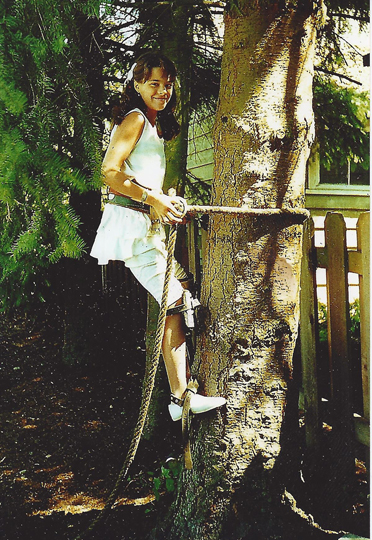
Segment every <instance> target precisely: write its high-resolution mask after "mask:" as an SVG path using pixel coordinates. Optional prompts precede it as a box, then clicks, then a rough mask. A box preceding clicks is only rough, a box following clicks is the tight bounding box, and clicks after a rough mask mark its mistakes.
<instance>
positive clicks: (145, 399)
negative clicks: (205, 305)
mask: <svg viewBox="0 0 372 540" xmlns="http://www.w3.org/2000/svg"><path fill="white" fill-rule="evenodd" d="M176 238H177V228H176V226H172V227H171V229H170V233H169V239H168V257H167V267H166V271H165V277H164V288H163V295H162V299H161V305H160V311H159V317H158V326H157V329H156V335H155V343H154V349H153V353H152V361H151V365H150V368H149V371H148V374H147V381H146V385H145V386H144V390H143V394H142V402H141V406H140V412H139V415H138V420H137V424H136V427H135V429H134V432H133V437H132V441H131V444H130V447H129V450H128V453H127V456H126V458H125V461H124V463H123V466H122V468H121V470H120V473H119V476H118V478H117V480H116V484H115V486H114V488H113V490H112V491H111V493H110V495H109V497H108V499H107V501H106V504H105V507H104V508H103V510H101V512H100V514H99V516H98V517H97V519H95V520H94V521H93V522H92V523H91V525H90V526H89V527H88V529H87V530H86V531H85V532H83V533H82V534H80V535H79V536H77V537H76V540H83V539H84V538H88V537H89V535H90V534H91V533H92V531H93V530H94V529H95V528H96V526H97V525H98V524H99V523H101V522H102V521H103V520H104V519H105V518H106V516H107V514H108V512H109V511H110V510H111V507H112V506H113V504H114V503H115V501H116V498H117V495H118V492H119V489H120V487H121V484H122V482H123V481H124V480H125V478H126V476H127V474H128V471H129V468H130V466H131V464H132V463H133V460H134V458H135V456H136V452H137V448H138V445H139V443H140V440H141V437H142V433H143V429H144V427H145V422H146V418H147V412H148V409H149V405H150V401H151V396H152V391H153V389H154V385H155V376H156V371H157V368H158V365H159V359H160V353H161V348H162V343H163V336H164V328H165V319H166V312H167V308H168V292H169V283H170V278H171V275H172V269H173V254H174V249H175V245H176Z"/></svg>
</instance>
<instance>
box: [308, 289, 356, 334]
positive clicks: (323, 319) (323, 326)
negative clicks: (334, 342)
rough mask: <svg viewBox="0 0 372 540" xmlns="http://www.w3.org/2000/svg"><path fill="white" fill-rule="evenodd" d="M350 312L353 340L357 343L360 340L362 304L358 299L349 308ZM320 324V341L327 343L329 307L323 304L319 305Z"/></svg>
mask: <svg viewBox="0 0 372 540" xmlns="http://www.w3.org/2000/svg"><path fill="white" fill-rule="evenodd" d="M349 312H350V333H351V338H352V339H353V340H355V341H359V340H360V304H359V299H358V298H357V299H356V300H354V302H352V303H351V304H350V306H349ZM318 323H319V340H320V341H321V342H325V341H327V340H328V332H327V306H326V305H325V304H323V303H322V302H319V303H318Z"/></svg>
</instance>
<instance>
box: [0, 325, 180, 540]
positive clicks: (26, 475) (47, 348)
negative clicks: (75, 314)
mask: <svg viewBox="0 0 372 540" xmlns="http://www.w3.org/2000/svg"><path fill="white" fill-rule="evenodd" d="M0 333H1V336H0V395H1V398H0V400H1V409H0V425H1V428H0V431H1V449H0V503H1V506H0V537H1V538H2V539H3V540H21V539H22V540H23V539H25V540H26V539H27V540H32V539H36V538H37V539H40V538H47V539H48V540H49V539H51V538H56V539H62V538H63V539H69V540H70V539H71V540H72V539H73V538H75V536H77V534H79V533H81V532H83V531H84V530H85V528H86V527H87V526H88V525H89V524H90V523H91V521H92V520H93V519H94V518H95V517H96V515H97V514H98V512H97V510H99V509H102V508H103V506H104V503H105V500H106V497H107V496H108V494H109V493H110V491H111V489H112V488H113V486H114V484H115V481H116V478H117V475H118V472H119V471H120V469H121V466H122V463H123V461H124V458H125V455H126V451H127V449H128V446H129V442H130V437H131V433H132V430H133V427H134V423H135V421H136V418H137V411H138V408H139V405H140V396H141V384H142V379H143V364H144V354H143V350H142V351H141V350H139V351H138V359H133V358H131V361H130V363H129V362H128V363H126V364H125V363H124V362H123V365H122V366H112V365H110V364H109V363H107V362H106V363H105V362H102V365H101V366H100V367H99V368H97V367H93V368H92V367H90V368H86V367H85V368H84V367H76V366H73V367H71V366H66V365H64V364H63V362H62V361H61V358H60V355H61V346H62V334H61V332H60V331H58V330H56V329H55V328H53V327H52V326H50V324H49V323H47V322H45V321H42V322H39V323H35V322H34V323H31V322H29V321H27V320H26V319H22V318H18V319H14V320H12V321H11V322H8V321H5V320H3V319H2V320H1V321H0ZM123 354H124V356H125V351H123ZM128 365H129V367H128ZM160 401H161V400H160ZM162 409H163V411H162V414H166V412H167V411H166V403H164V406H163V407H162ZM164 425H165V426H168V427H169V432H168V433H163V436H162V437H156V436H155V437H154V436H153V437H152V438H151V439H152V441H153V442H150V441H149V440H144V441H143V442H142V443H141V444H140V447H139V451H138V454H137V457H136V462H135V464H134V465H133V467H132V469H131V472H130V481H129V484H128V485H127V486H124V488H125V489H123V490H122V491H121V492H120V494H119V500H118V503H117V505H116V507H115V510H114V511H112V512H111V514H110V516H109V519H108V520H107V525H106V529H105V534H104V536H105V537H106V538H109V539H115V538H120V539H122V540H124V539H131V540H132V539H136V538H141V539H143V538H145V537H146V536H147V534H148V532H149V531H150V530H151V528H152V527H153V526H154V523H155V516H156V506H157V504H158V503H157V501H156V498H155V495H154V485H155V486H156V489H155V493H156V494H157V493H158V492H159V491H161V490H162V487H163V486H162V480H163V478H162V477H163V476H164V469H163V473H162V467H164V468H166V467H167V465H166V460H167V458H168V457H169V456H170V455H173V456H176V457H178V455H179V453H180V451H181V447H180V441H179V439H180V438H181V434H180V433H179V431H180V429H175V428H176V426H174V425H173V423H172V422H166V421H165V422H164ZM177 427H178V428H179V426H177ZM165 429H167V427H166V428H165ZM154 479H155V480H154ZM154 482H155V483H154ZM123 524H125V525H123ZM98 537H99V538H102V536H98Z"/></svg>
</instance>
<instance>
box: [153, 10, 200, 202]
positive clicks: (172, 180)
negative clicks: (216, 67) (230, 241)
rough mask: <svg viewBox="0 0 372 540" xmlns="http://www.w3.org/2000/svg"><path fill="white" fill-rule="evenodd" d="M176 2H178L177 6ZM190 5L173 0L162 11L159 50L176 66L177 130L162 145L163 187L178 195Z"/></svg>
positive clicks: (186, 114) (183, 158)
mask: <svg viewBox="0 0 372 540" xmlns="http://www.w3.org/2000/svg"><path fill="white" fill-rule="evenodd" d="M179 4H180V5H179ZM189 10H190V8H188V7H187V6H185V5H184V4H183V5H182V2H179V1H176V2H174V4H173V3H172V5H170V6H169V7H168V8H167V10H165V11H164V12H163V16H162V21H161V24H162V27H163V28H164V32H163V33H162V35H161V37H160V39H161V49H162V51H163V52H164V54H166V55H167V56H169V57H170V58H171V60H172V61H173V62H174V63H175V65H176V68H177V73H178V75H177V80H178V85H177V87H176V91H177V94H178V95H177V98H178V99H177V101H178V107H177V117H178V121H179V122H180V125H181V132H180V134H179V135H178V137H176V139H174V140H173V141H171V142H169V143H167V144H166V157H167V172H166V177H165V182H164V188H165V190H167V189H168V188H169V187H174V188H176V190H177V193H178V194H179V195H183V194H184V190H185V180H186V168H187V150H188V144H187V142H188V128H189V123H190V122H189V120H190V87H191V71H192V54H193V38H192V33H191V31H192V23H191V21H190V13H189Z"/></svg>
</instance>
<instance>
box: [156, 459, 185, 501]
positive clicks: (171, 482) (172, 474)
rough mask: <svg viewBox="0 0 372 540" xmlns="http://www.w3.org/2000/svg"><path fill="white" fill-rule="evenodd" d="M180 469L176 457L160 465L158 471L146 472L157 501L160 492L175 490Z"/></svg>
mask: <svg viewBox="0 0 372 540" xmlns="http://www.w3.org/2000/svg"><path fill="white" fill-rule="evenodd" d="M181 470H182V464H181V463H180V462H179V461H178V460H176V459H170V460H169V461H167V463H166V464H163V465H161V467H160V471H156V472H155V473H153V472H149V473H148V474H149V476H150V479H151V480H152V482H153V489H154V495H155V498H156V500H157V501H158V500H159V499H160V495H161V493H162V492H166V493H173V492H174V491H175V489H176V485H177V481H178V478H179V476H180V474H181Z"/></svg>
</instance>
